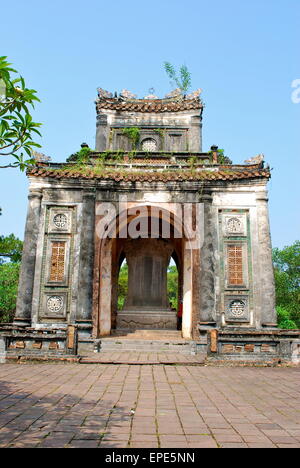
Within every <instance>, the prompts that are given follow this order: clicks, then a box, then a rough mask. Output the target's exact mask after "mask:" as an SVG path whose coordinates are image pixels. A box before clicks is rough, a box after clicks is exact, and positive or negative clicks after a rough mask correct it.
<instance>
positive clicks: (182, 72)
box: [164, 62, 192, 94]
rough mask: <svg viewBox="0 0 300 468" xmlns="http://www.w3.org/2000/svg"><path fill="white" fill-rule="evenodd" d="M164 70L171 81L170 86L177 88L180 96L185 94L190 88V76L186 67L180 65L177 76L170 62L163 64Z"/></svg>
mask: <svg viewBox="0 0 300 468" xmlns="http://www.w3.org/2000/svg"><path fill="white" fill-rule="evenodd" d="M164 68H165V71H166V73H167V75H168V77H169V78H170V80H171V86H177V87H178V88H179V89H180V90H181V92H182V94H186V93H187V91H188V90H189V88H190V87H191V83H192V80H191V74H190V72H189V71H188V69H187V66H186V65H182V66H181V67H180V69H179V76H178V75H177V72H176V70H175V68H174V66H173V65H172V64H171V63H170V62H164Z"/></svg>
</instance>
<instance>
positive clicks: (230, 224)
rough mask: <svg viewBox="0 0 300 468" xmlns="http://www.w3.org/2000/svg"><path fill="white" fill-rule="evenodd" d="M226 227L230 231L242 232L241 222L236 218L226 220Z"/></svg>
mask: <svg viewBox="0 0 300 468" xmlns="http://www.w3.org/2000/svg"><path fill="white" fill-rule="evenodd" d="M226 229H227V231H228V232H230V233H233V234H235V233H237V232H242V230H243V229H242V223H241V221H240V220H239V219H238V218H230V219H229V220H228V221H227V225H226Z"/></svg>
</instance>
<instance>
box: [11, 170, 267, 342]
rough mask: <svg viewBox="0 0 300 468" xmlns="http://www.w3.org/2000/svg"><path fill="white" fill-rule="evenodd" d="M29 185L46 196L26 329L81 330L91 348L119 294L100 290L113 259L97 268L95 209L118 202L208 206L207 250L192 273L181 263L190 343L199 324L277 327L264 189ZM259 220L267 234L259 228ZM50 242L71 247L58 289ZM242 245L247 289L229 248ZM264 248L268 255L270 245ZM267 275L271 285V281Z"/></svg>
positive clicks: (38, 222) (30, 274)
mask: <svg viewBox="0 0 300 468" xmlns="http://www.w3.org/2000/svg"><path fill="white" fill-rule="evenodd" d="M31 185H32V189H34V190H35V191H36V193H38V194H39V197H38V203H39V206H40V208H39V209H40V214H39V215H38V217H36V216H35V217H33V220H34V221H32V224H31V225H30V222H31V221H30V222H29V225H28V228H29V232H31V231H32V229H34V230H35V234H34V239H35V250H32V249H31V250H30V251H31V252H33V251H34V252H35V257H34V262H33V263H32V260H30V261H31V264H30V265H31V266H30V268H29V269H28V270H27V271H26V275H25V276H26V281H28V282H29V283H32V284H33V286H32V288H33V290H32V291H33V292H31V295H30V297H29V295H28V297H29V299H28V300H29V303H31V307H29V306H28V310H27V309H26V314H25V315H24V317H23V318H22V316H20V317H19V318H22V320H23V319H24V318H26V320H27V323H28V322H30V321H31V323H32V325H33V326H39V327H47V326H49V324H58V323H59V324H61V325H67V324H70V323H77V324H78V325H79V334H80V336H81V338H82V339H83V338H84V337H85V338H86V339H87V340H88V339H90V337H91V327H92V324H94V325H95V321H97V320H100V321H101V320H102V326H104V325H103V324H104V322H103V320H104V318H103V317H102V318H101V307H102V306H101V301H103V300H104V301H106V302H107V307H108V308H109V307H111V305H110V304H111V303H113V301H114V300H115V299H114V297H115V295H114V294H115V293H114V292H113V291H112V285H111V282H110V280H108V282H107V284H106V282H105V281H106V280H105V281H104V283H105V284H104V283H103V288H104V289H102V283H101V281H102V280H101V281H100V279H99V273H100V274H101V275H103V274H104V273H105V271H106V270H105V268H106V267H108V266H109V264H110V263H109V262H111V258H112V257H111V253H110V255H108V254H109V251H108V252H107V255H108V256H106V257H107V261H108V263H107V266H106V267H105V268H104V263H103V264H101V262H100V264H99V259H98V260H97V258H98V257H97V255H98V254H97V251H98V250H97V249H98V247H95V246H97V245H98V244H97V242H98V239H97V237H95V236H96V231H95V225H96V224H97V218H96V217H95V210H96V207H97V206H99V204H100V205H101V204H103V203H104V204H105V203H113V205H114V206H115V207H116V208H117V207H118V203H119V201H120V197H123V198H124V197H126V199H127V202H128V206H129V207H130V206H131V207H134V206H146V205H148V206H149V205H151V206H157V207H161V208H164V209H165V210H166V211H168V210H169V211H170V212H172V211H174V209H175V208H174V207H176V204H179V205H180V206H184V204H186V203H189V204H195V203H196V204H197V203H201V206H202V213H203V218H202V219H201V222H200V225H199V226H198V228H197V229H198V230H199V231H200V229H201V231H202V240H203V243H202V244H201V246H200V249H198V252H196V253H194V254H193V256H192V257H191V261H190V266H189V265H188V263H186V267H184V264H183V265H182V278H183V279H182V281H183V286H184V287H183V291H185V294H186V299H185V310H186V311H188V312H186V315H185V316H184V320H183V324H184V326H185V327H186V332H185V333H186V336H189V334H190V333H192V330H194V331H195V330H196V329H197V326H198V324H199V323H200V326H201V327H202V329H203V330H206V329H209V328H211V327H218V328H222V327H227V328H228V327H229V328H230V327H241V328H243V329H247V328H252V329H253V328H254V329H261V327H262V326H266V324H269V325H270V324H272V323H273V324H274V320H275V314H274V308H273V305H272V304H274V283H273V279H272V270H271V268H270V265H271V263H270V262H271V257H270V237H269V230H268V225H267V224H266V223H267V221H268V220H267V218H266V216H267V205H266V200H265V199H264V200H263V201H262V202H260V200H261V193H265V182H261V183H256V184H254V183H253V182H247V181H246V182H238V183H237V182H233V183H223V182H222V183H220V182H219V183H205V186H204V185H203V183H201V182H185V181H182V182H169V183H166V184H163V183H161V182H144V183H141V182H137V183H134V184H133V183H131V182H122V183H117V182H112V181H100V182H97V181H95V180H71V181H70V180H59V181H57V180H55V181H53V180H51V181H50V180H47V181H45V180H44V179H41V180H38V179H37V178H34V180H32V183H31ZM260 203H262V205H261V204H260ZM262 219H263V223H265V226H267V228H265V227H262V226H261V220H262ZM201 223H202V224H201ZM53 242H62V243H64V246H65V257H64V262H63V263H64V265H63V269H64V271H63V273H62V277H61V281H51V278H50V276H51V271H52V270H51V268H52V267H51V260H52V256H51V255H53ZM236 244H237V245H240V246H241V252H242V255H243V272H242V276H243V281H244V283H243V284H242V285H240V286H232V285H230V284H228V271H227V270H228V259H227V257H226V255H227V254H226V252H227V250H226V249H227V248H228V245H236ZM267 244H268V246H269V247H268V248H266V247H265V246H266V245H267ZM109 248H111V247H109ZM262 250H264V255H262ZM95 255H96V257H95ZM94 257H95V258H94ZM106 257H103V261H104V260H105V258H106ZM30 258H32V257H30ZM23 261H24V265H26V262H28V260H27V254H26V252H25V255H24V259H23ZM97 262H98V264H97ZM27 264H28V263H27ZM99 268H100V270H99ZM189 268H191V270H189ZM266 268H268V277H269V280H268V281H265V276H264V272H265V271H266ZM97 271H98V273H97ZM109 271H111V267H110V270H109ZM190 271H191V272H192V274H190ZM109 274H111V273H109ZM49 275H50V276H49ZM97 275H98V279H97ZM104 279H105V278H104ZM184 281H185V282H184ZM189 282H190V283H189ZM93 284H94V300H93V290H92V288H93ZM265 287H266V288H267V289H268V292H267V295H268V296H267V297H268V301H267V302H268V307H267V305H266V304H265V303H264V302H263V301H264V291H265V290H264V288H265ZM107 288H109V289H107ZM95 289H97V290H98V291H96V292H95ZM104 291H106V293H104ZM189 291H190V292H191V294H190V292H189ZM27 292H28V289H27ZM99 292H100V294H99ZM23 295H24V291H23V290H22V289H20V295H19V304H22V301H23ZM99 301H100V302H99ZM111 301H112V302H111ZM109 310H111V309H109ZM92 311H93V312H92ZM267 311H269V312H267ZM99 314H100V318H99ZM266 314H267V315H266ZM92 315H93V317H92ZM106 320H107V319H105V323H106ZM106 325H107V327H108V328H107V327H106ZM106 325H105V326H104V328H105V329H106V328H107V331H106V333H109V332H110V327H111V317H110V319H109V321H108V322H107V324H106ZM96 328H97V327H96ZM94 333H95V331H94ZM96 335H97V334H96ZM96 335H95V334H94V336H96Z"/></svg>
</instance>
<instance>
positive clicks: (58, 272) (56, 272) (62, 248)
mask: <svg viewBox="0 0 300 468" xmlns="http://www.w3.org/2000/svg"><path fill="white" fill-rule="evenodd" d="M65 253H66V242H52V252H51V267H50V278H49V280H50V281H55V282H61V281H64V278H65Z"/></svg>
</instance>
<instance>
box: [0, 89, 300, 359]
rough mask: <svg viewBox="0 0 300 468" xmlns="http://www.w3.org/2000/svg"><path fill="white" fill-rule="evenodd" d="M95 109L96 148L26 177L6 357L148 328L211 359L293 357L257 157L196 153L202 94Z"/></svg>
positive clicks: (130, 100)
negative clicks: (173, 276) (278, 298)
mask: <svg viewBox="0 0 300 468" xmlns="http://www.w3.org/2000/svg"><path fill="white" fill-rule="evenodd" d="M96 112H97V121H96V148H95V151H89V148H88V147H87V145H86V144H83V145H82V150H81V151H80V152H79V153H77V154H75V155H73V156H72V157H71V158H69V160H68V161H67V162H62V163H54V162H52V163H51V162H47V161H40V162H39V163H38V164H37V166H35V167H34V168H33V169H31V170H30V171H29V172H28V179H29V184H30V185H29V205H28V215H27V221H26V230H25V242H24V252H23V259H22V269H21V276H20V284H19V293H18V301H17V310H16V315H15V320H14V323H13V324H12V325H11V326H6V327H4V326H2V327H1V330H0V335H1V337H0V344H1V343H2V345H1V346H2V355H3V356H4V355H5V356H6V357H9V356H18V357H20V356H45V355H46V356H50V355H51V356H53V355H60V356H67V355H78V354H82V353H86V352H89V351H91V352H93V351H94V350H96V351H100V352H101V350H103V349H105V343H107V340H110V344H111V346H112V345H113V337H118V343H119V344H120V343H121V341H122V340H121V338H122V336H126V335H127V334H129V333H136V331H139V330H140V331H145V330H152V331H153V332H156V333H159V332H160V331H161V332H162V333H165V334H168V333H170V336H172V332H174V334H175V335H176V334H177V335H176V336H178V340H179V341H180V344H181V345H182V344H183V343H184V345H185V346H184V349H185V350H186V352H193V353H204V354H207V358H208V359H223V360H225V359H227V360H245V361H247V360H264V361H266V360H269V361H272V360H273V361H274V360H275V361H276V360H277V361H278V360H282V359H283V360H291V359H293V357H294V358H295V356H298V352H299V341H297V339H298V340H299V332H298V331H287V330H278V328H277V319H276V311H275V290H274V276H273V266H272V250H271V240H270V230H269V217H268V195H267V183H268V180H269V178H270V169H269V167H268V166H265V163H264V161H263V157H262V156H261V155H259V156H258V157H256V158H253V159H251V160H248V161H247V162H245V164H243V165H241V164H233V163H232V162H231V161H230V159H229V158H228V157H227V156H224V154H223V152H222V151H220V150H219V149H218V147H217V146H212V147H211V149H210V150H209V151H208V152H203V151H202V114H203V103H202V101H201V98H200V91H197V92H194V93H192V94H191V95H187V96H183V95H181V94H180V93H176V92H175V93H172V94H171V95H169V96H167V97H165V98H163V99H159V98H157V97H156V96H147V97H145V98H143V99H138V98H137V97H136V96H134V95H132V94H131V93H129V92H128V91H125V90H124V91H123V92H122V93H121V94H120V95H112V94H111V93H109V92H107V91H105V90H102V89H99V90H98V97H97V100H96ZM125 261H126V263H127V265H128V292H127V297H126V300H125V303H124V304H123V306H122V307H120V306H118V304H119V302H118V278H119V272H120V268H121V265H122V264H124V262H125ZM170 264H171V265H174V266H176V268H177V271H178V306H177V307H176V308H174V307H172V306H171V305H170V301H169V296H168V282H167V270H168V266H169V265H170ZM178 324H179V325H178ZM178 328H179V329H178ZM164 336H166V335H164ZM164 339H165V338H164ZM105 340H106V341H105ZM179 341H178V342H179ZM149 345H150V344H149V342H148V344H147V346H149ZM173 345H174V346H173V348H172V343H170V349H174V352H177V350H178V347H177V348H176V346H175V345H176V340H175V342H174V343H173ZM145 349H146V344H145ZM180 349H183V347H182V346H181V348H180ZM0 351H1V350H0Z"/></svg>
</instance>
